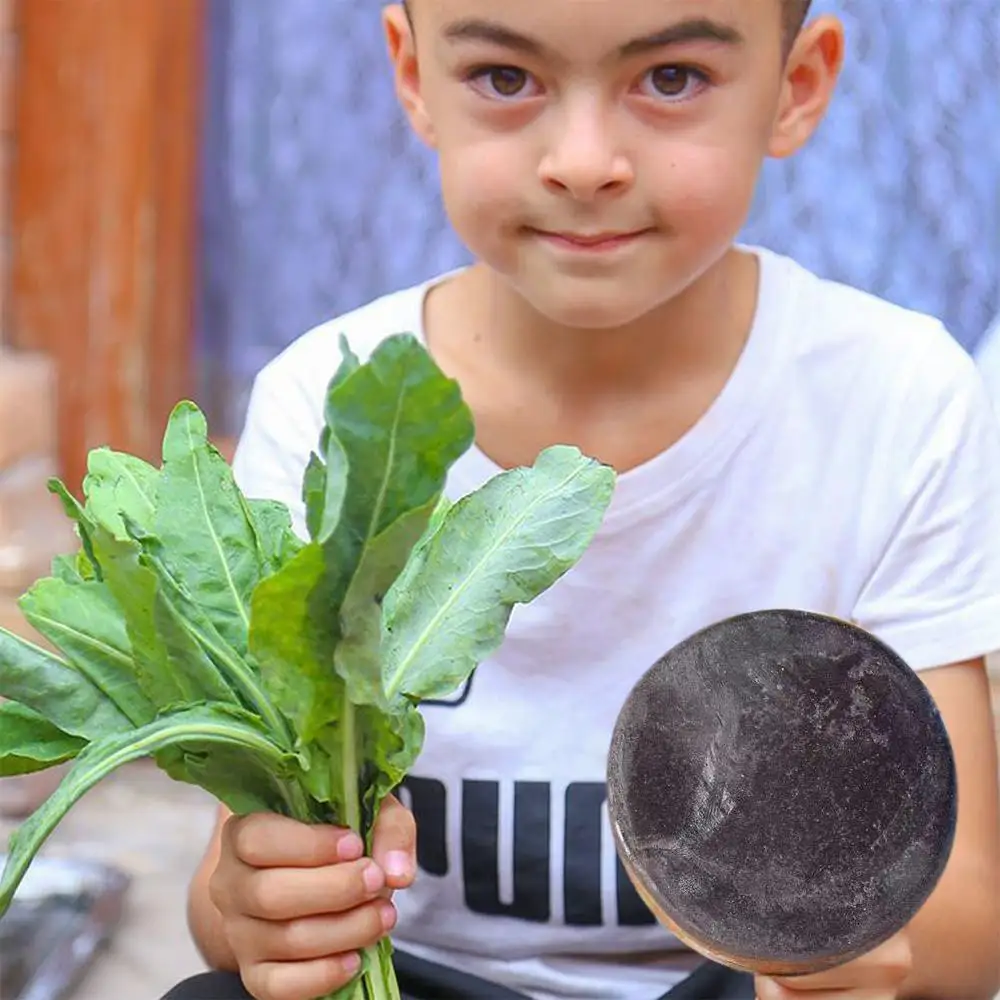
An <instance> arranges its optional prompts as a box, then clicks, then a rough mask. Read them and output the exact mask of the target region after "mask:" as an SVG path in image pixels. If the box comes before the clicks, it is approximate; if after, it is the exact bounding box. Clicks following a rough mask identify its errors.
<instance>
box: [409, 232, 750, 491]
mask: <svg viewBox="0 0 1000 1000" xmlns="http://www.w3.org/2000/svg"><path fill="white" fill-rule="evenodd" d="M757 272H758V263H757V259H756V257H754V256H752V255H748V254H743V253H739V252H737V251H735V250H734V251H731V252H730V253H728V254H727V255H726V256H725V257H724V258H723V259H722V260H721V261H720V262H719V263H718V264H717V265H716V266H715V267H714V268H712V269H710V270H709V271H708V272H707V273H706V274H705V275H703V276H702V277H701V278H700V279H699V280H698V281H697V282H696V283H695V284H694V285H692V286H691V287H690V288H689V289H688V290H687V291H685V293H684V294H683V295H682V296H678V297H677V298H675V299H673V300H672V301H671V302H669V303H668V304H666V305H665V306H663V307H662V308H660V309H658V310H656V311H655V313H654V314H651V315H649V316H647V317H645V318H644V319H643V321H642V322H641V323H637V324H634V325H633V326H631V327H630V328H628V329H622V330H614V331H608V330H567V329H565V328H558V327H556V326H555V325H554V324H551V323H547V322H546V321H545V320H544V318H542V317H539V316H538V314H537V313H535V312H534V311H532V310H530V309H529V308H528V307H527V306H526V304H525V303H524V302H523V301H522V300H520V299H519V298H518V297H517V296H516V295H515V293H513V292H512V291H511V290H510V289H509V288H508V287H507V286H505V285H504V284H503V283H502V280H501V279H499V278H498V277H497V276H496V275H494V274H491V273H490V272H489V271H487V270H486V269H485V268H480V267H474V268H472V269H470V270H467V271H464V272H462V274H461V275H460V276H459V277H458V278H456V279H452V280H450V281H448V282H445V283H443V284H441V285H438V286H436V287H435V289H434V290H433V291H432V293H431V294H430V296H429V297H428V299H427V302H426V313H425V325H426V332H427V338H428V343H429V347H430V350H431V353H432V354H433V355H434V356H435V359H436V360H437V362H438V363H439V364H440V365H441V367H442V368H443V369H444V371H445V372H447V374H449V375H451V376H452V377H453V378H456V379H458V382H459V384H460V385H461V387H462V392H463V395H464V396H465V398H466V401H467V402H468V403H469V405H470V407H471V408H472V412H473V414H474V415H475V418H476V439H477V443H478V444H479V446H480V448H481V449H482V450H483V451H484V452H485V453H486V454H487V455H488V456H489V457H490V458H492V459H493V461H495V462H496V463H497V464H499V465H501V466H505V467H511V466H514V465H520V464H525V463H530V462H532V461H534V458H535V456H536V455H537V454H538V452H539V451H540V450H541V449H542V448H544V447H546V446H548V445H550V444H556V443H564V444H575V445H577V446H578V447H580V448H581V449H582V450H583V451H584V452H585V453H586V454H588V455H592V456H593V457H595V458H598V459H600V460H602V461H604V462H607V463H608V464H609V465H612V466H613V467H615V468H616V469H618V471H619V472H625V471H627V470H628V469H631V468H634V467H635V466H637V465H640V464H642V463H643V462H645V461H647V460H649V459H650V458H652V457H654V456H655V455H657V454H660V453H661V452H663V451H665V450H667V449H668V448H670V447H671V446H672V445H673V444H674V443H675V442H676V441H677V440H679V439H680V438H681V437H682V436H683V435H684V434H685V433H686V432H687V431H688V430H690V429H691V428H692V427H693V426H694V425H695V424H696V423H697V422H698V421H699V420H700V418H701V417H702V416H703V414H704V413H705V412H706V411H707V410H708V408H709V407H710V406H711V405H712V403H713V402H714V401H715V399H716V398H717V397H718V395H719V393H720V392H721V391H722V389H723V388H724V387H725V385H726V382H727V381H728V380H729V377H730V375H731V374H732V372H733V369H734V368H735V366H736V364H737V362H738V360H739V358H740V355H741V353H742V351H743V348H744V346H745V344H746V341H747V337H748V335H749V332H750V328H751V326H752V324H753V317H754V314H755V311H756V304H757V285H758V274H757Z"/></svg>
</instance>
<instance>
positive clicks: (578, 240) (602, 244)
mask: <svg viewBox="0 0 1000 1000" xmlns="http://www.w3.org/2000/svg"><path fill="white" fill-rule="evenodd" d="M532 232H534V233H535V235H536V236H539V237H541V238H542V239H543V240H545V241H546V242H548V243H552V244H555V245H556V246H558V247H560V248H562V249H567V250H577V251H585V252H589V253H595V252H607V251H609V250H617V249H619V248H621V247H625V246H628V245H629V244H631V243H634V242H635V241H636V240H638V239H640V238H641V237H643V236H645V235H647V234H648V233H649V232H650V230H648V229H633V230H626V231H620V230H614V231H605V232H593V233H576V232H561V231H553V230H545V229H535V230H532Z"/></svg>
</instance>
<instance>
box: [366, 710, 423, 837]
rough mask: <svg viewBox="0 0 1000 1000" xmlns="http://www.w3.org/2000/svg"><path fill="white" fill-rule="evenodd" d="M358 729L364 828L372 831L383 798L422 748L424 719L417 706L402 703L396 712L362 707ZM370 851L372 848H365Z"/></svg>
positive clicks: (407, 770) (391, 789)
mask: <svg viewBox="0 0 1000 1000" xmlns="http://www.w3.org/2000/svg"><path fill="white" fill-rule="evenodd" d="M361 711H362V713H363V714H362V719H361V725H360V727H359V728H360V729H361V732H362V733H363V738H362V743H361V750H360V755H361V758H362V760H364V762H365V764H364V767H363V769H362V773H361V809H362V823H363V828H364V829H366V830H371V829H372V827H373V826H374V824H375V817H376V816H377V814H378V809H379V807H380V806H381V804H382V801H383V800H384V799H385V797H386V796H387V795H388V794H389V793H390V792H392V791H393V790H394V789H395V788H396V787H397V786H398V785H399V783H400V782H401V781H402V780H403V778H405V777H406V775H407V774H408V773H409V771H410V769H411V768H412V767H413V765H414V764H415V763H416V762H417V758H418V757H419V756H420V752H421V750H422V749H423V746H424V717H423V716H422V715H421V714H420V711H419V710H418V709H417V707H416V705H413V704H409V703H407V704H404V705H403V706H402V708H401V709H400V710H398V711H396V712H391V713H388V712H382V711H379V710H378V709H375V708H364V709H362V710H361ZM368 846H369V848H370V847H371V845H370V844H369V845H368Z"/></svg>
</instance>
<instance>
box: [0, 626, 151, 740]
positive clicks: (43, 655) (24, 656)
mask: <svg viewBox="0 0 1000 1000" xmlns="http://www.w3.org/2000/svg"><path fill="white" fill-rule="evenodd" d="M0 697H3V698H10V699H11V700H12V701H17V702H20V703H21V704H22V705H25V706H27V707H28V708H31V709H34V711H36V712H38V713H39V714H41V715H44V716H45V718H47V719H48V720H49V721H50V722H51V723H52V724H53V725H55V726H58V727H59V729H61V730H63V731H64V732H66V733H68V734H70V735H71V736H79V737H82V738H84V739H88V740H93V739H99V738H100V737H102V736H105V735H107V734H108V733H120V732H129V731H131V730H132V728H133V727H132V723H131V722H130V721H129V719H128V717H127V716H126V715H125V714H124V713H123V712H122V711H121V710H120V709H119V708H118V707H117V706H116V705H115V703H114V702H113V701H111V699H110V698H108V697H107V696H106V695H105V694H104V693H103V692H102V691H101V690H100V688H98V687H97V686H96V685H95V684H94V683H93V682H92V681H91V680H89V679H88V678H87V677H84V676H83V674H81V673H80V672H79V671H77V670H74V669H73V668H72V667H71V666H69V664H67V663H66V662H65V661H64V660H62V659H60V658H59V657H58V656H55V655H53V654H52V653H49V652H47V651H46V650H44V649H42V648H41V647H40V646H36V645H35V644H34V643H31V642H28V641H27V640H26V639H22V638H20V637H19V636H16V635H14V634H13V633H12V632H8V631H7V630H6V629H0Z"/></svg>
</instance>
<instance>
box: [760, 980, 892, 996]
mask: <svg viewBox="0 0 1000 1000" xmlns="http://www.w3.org/2000/svg"><path fill="white" fill-rule="evenodd" d="M802 978H803V979H805V978H806V977H802ZM809 978H810V979H813V978H814V977H811V976H810V977H809ZM754 983H755V991H756V992H755V1000H844V994H845V992H847V991H849V992H850V997H851V1000H896V998H897V996H898V994H897V992H896V991H895V990H894V989H891V988H890V989H886V988H885V987H881V986H873V987H854V988H851V987H838V986H834V987H830V986H828V985H827V986H823V985H816V984H815V982H814V983H813V985H809V984H808V983H805V982H799V981H796V980H791V979H785V980H782V981H778V980H776V979H769V978H766V977H763V976H758V977H757V979H756V980H755V981H754Z"/></svg>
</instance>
